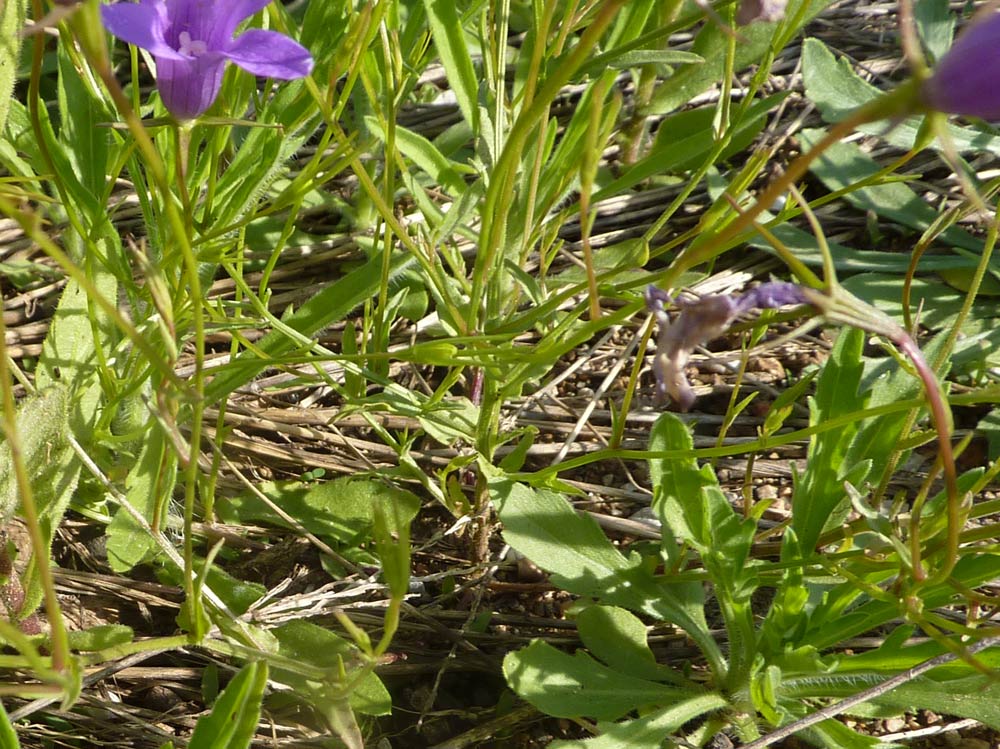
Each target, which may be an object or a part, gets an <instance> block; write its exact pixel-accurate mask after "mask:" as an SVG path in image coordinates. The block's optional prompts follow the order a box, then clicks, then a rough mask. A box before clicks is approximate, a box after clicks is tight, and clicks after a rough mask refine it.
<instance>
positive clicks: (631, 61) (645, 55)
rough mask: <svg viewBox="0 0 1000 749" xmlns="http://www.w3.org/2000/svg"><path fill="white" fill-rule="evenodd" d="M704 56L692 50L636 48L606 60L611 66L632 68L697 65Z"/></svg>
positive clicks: (701, 61)
mask: <svg viewBox="0 0 1000 749" xmlns="http://www.w3.org/2000/svg"><path fill="white" fill-rule="evenodd" d="M703 62H705V58H704V57H702V56H701V55H696V54H695V53H694V52H682V51H681V50H677V49H636V50H633V51H632V52H623V53H622V54H620V55H618V56H617V57H613V58H611V59H610V60H609V61H608V65H609V66H610V67H612V68H633V67H636V66H638V65H684V64H690V65H699V64H701V63H703Z"/></svg>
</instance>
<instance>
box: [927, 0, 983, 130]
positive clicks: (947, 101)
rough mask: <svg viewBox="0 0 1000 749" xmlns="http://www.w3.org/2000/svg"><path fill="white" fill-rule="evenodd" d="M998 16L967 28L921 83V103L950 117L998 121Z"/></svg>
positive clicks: (975, 22) (979, 21) (981, 20)
mask: <svg viewBox="0 0 1000 749" xmlns="http://www.w3.org/2000/svg"><path fill="white" fill-rule="evenodd" d="M998 80H1000V13H996V12H991V13H989V14H987V15H985V16H983V17H982V18H980V19H979V20H977V21H974V22H973V23H972V25H971V26H969V27H968V28H967V29H966V30H965V31H964V32H963V33H962V35H961V36H959V37H958V40H957V41H956V42H955V44H954V45H952V48H951V49H950V50H948V52H947V54H945V56H944V57H942V58H941V61H940V62H939V63H938V66H937V68H936V69H935V70H934V73H933V75H931V77H930V78H928V79H927V80H926V81H925V82H924V86H923V97H924V101H925V102H926V103H927V104H928V105H929V106H931V107H933V108H934V109H937V110H940V111H942V112H948V113H950V114H964V115H970V116H972V117H982V118H983V119H984V120H1000V88H997V81H998Z"/></svg>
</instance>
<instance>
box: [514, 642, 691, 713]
mask: <svg viewBox="0 0 1000 749" xmlns="http://www.w3.org/2000/svg"><path fill="white" fill-rule="evenodd" d="M503 674H504V677H505V678H506V679H507V683H508V684H509V685H510V687H511V689H513V690H514V691H515V692H517V694H518V695H519V696H520V697H522V698H523V699H525V700H527V701H528V702H530V703H531V704H532V705H534V706H535V707H537V708H538V709H539V710H541V711H542V712H544V713H546V714H548V715H553V716H555V717H557V718H583V717H589V718H597V719H598V720H616V719H618V718H621V717H622V716H623V715H625V714H626V713H629V712H631V711H632V710H636V709H639V708H642V707H647V706H650V705H660V704H663V703H671V704H672V703H674V702H676V701H677V700H679V699H683V698H685V697H689V696H691V693H690V692H688V691H685V690H683V689H678V688H677V687H669V686H665V685H663V684H659V683H657V682H655V681H647V680H646V679H639V678H636V677H634V676H629V675H627V674H623V673H620V672H618V671H615V670H613V669H610V668H608V667H607V666H602V665H601V664H600V663H598V662H597V661H595V660H594V659H593V658H591V657H590V656H589V655H587V654H586V653H581V652H578V653H576V654H575V655H569V654H567V653H564V652H562V651H561V650H556V649H555V648H554V647H552V646H551V645H549V644H548V643H546V642H544V641H542V640H534V641H532V643H531V644H530V645H528V647H526V648H521V649H520V650H518V651H517V652H514V653H508V655H507V656H506V657H505V658H504V659H503Z"/></svg>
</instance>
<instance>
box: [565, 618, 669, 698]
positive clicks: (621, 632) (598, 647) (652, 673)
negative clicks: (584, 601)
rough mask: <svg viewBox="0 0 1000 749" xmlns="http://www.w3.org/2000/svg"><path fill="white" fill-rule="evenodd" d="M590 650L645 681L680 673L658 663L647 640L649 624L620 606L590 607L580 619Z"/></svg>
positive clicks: (578, 625) (615, 667)
mask: <svg viewBox="0 0 1000 749" xmlns="http://www.w3.org/2000/svg"><path fill="white" fill-rule="evenodd" d="M576 626H577V631H578V632H579V633H580V639H581V640H583V644H584V645H586V647H587V650H588V651H589V652H590V653H591V654H592V655H594V656H595V657H596V658H598V659H600V660H601V661H603V662H604V663H606V664H607V665H608V666H609V667H611V668H613V669H615V670H616V671H620V672H621V673H624V674H630V675H632V676H638V677H640V678H643V679H652V680H653V681H659V680H670V681H672V680H674V679H676V676H675V674H676V672H675V671H674V670H673V669H672V668H670V667H668V666H665V665H663V664H661V663H657V662H656V656H655V655H653V651H652V650H650V649H649V643H648V642H647V640H646V625H645V624H644V623H643V621H642V620H641V619H639V617H637V616H636V615H635V614H633V613H631V612H630V611H627V610H626V609H623V608H619V607H617V606H600V605H594V606H587V607H586V608H585V609H584V610H583V611H581V612H580V613H579V614H577V616H576Z"/></svg>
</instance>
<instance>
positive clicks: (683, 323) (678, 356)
mask: <svg viewBox="0 0 1000 749" xmlns="http://www.w3.org/2000/svg"><path fill="white" fill-rule="evenodd" d="M680 306H681V314H680V315H679V316H678V317H677V319H676V320H674V321H673V322H670V323H667V324H664V322H663V320H662V319H661V320H660V337H659V340H658V341H657V344H656V355H655V356H654V357H653V374H654V375H655V376H656V387H657V393H658V395H659V397H660V398H663V396H664V395H669V396H670V397H671V398H672V399H673V400H674V402H675V403H677V405H678V407H679V408H680V409H681V410H682V411H687V410H688V409H690V408H691V406H693V405H694V400H695V396H694V390H692V389H691V385H690V384H689V383H688V379H687V374H686V373H685V371H684V368H685V367H686V366H687V362H688V358H690V356H691V352H692V351H693V350H694V349H695V347H696V346H700V345H701V344H703V343H707V342H708V341H710V340H711V339H713V338H716V337H718V336H719V335H721V334H722V333H723V332H724V331H725V330H726V328H727V327H728V326H729V323H730V322H731V321H732V319H733V317H734V316H735V314H736V303H735V302H734V301H733V298H732V297H730V296H724V295H716V296H706V297H702V298H700V299H698V300H697V301H694V302H690V303H688V302H684V303H682V304H681V305H680ZM657 317H658V318H659V315H657Z"/></svg>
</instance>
